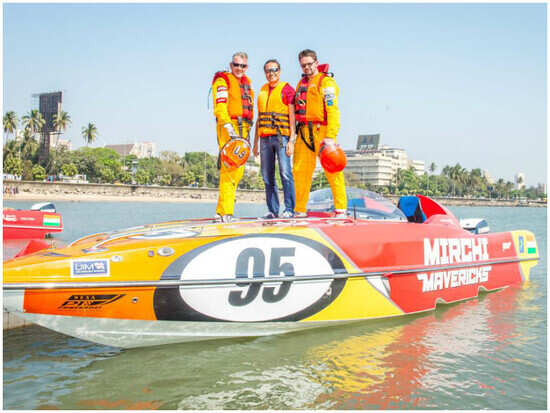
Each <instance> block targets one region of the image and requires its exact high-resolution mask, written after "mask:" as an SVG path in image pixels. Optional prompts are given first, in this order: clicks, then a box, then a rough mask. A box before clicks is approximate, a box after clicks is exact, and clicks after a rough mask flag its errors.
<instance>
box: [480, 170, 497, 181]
mask: <svg viewBox="0 0 550 413" xmlns="http://www.w3.org/2000/svg"><path fill="white" fill-rule="evenodd" d="M482 174H483V177H484V178H485V180H486V181H487V183H489V184H491V185H492V184H494V183H495V181H494V179H493V178H492V177H491V175H490V174H489V171H488V170H487V169H484V170H483V172H482Z"/></svg>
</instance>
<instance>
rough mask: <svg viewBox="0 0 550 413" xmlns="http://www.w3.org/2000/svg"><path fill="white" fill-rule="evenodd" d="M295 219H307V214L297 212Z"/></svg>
mask: <svg viewBox="0 0 550 413" xmlns="http://www.w3.org/2000/svg"><path fill="white" fill-rule="evenodd" d="M294 218H307V212H295V213H294Z"/></svg>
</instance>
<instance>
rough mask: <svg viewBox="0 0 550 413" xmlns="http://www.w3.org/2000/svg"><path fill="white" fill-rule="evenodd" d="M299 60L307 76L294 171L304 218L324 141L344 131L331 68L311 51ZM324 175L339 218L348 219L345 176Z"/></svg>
mask: <svg viewBox="0 0 550 413" xmlns="http://www.w3.org/2000/svg"><path fill="white" fill-rule="evenodd" d="M298 60H299V62H300V66H301V67H302V71H303V72H304V74H303V75H302V79H301V80H300V82H299V83H298V86H297V87H296V121H297V122H298V124H297V132H296V133H297V135H298V139H297V141H296V146H295V150H294V164H293V170H292V172H293V175H294V187H295V191H296V208H295V216H296V217H304V216H306V205H307V201H308V199H309V191H310V189H311V181H312V177H313V171H314V170H315V166H316V163H317V156H318V153H319V148H320V146H321V142H322V141H323V139H333V140H334V141H335V140H336V135H337V134H338V130H339V129H340V111H339V109H338V92H339V90H338V85H337V84H336V82H335V81H334V79H333V78H332V77H331V76H329V75H328V73H327V69H328V68H326V66H328V65H319V63H318V61H317V54H316V53H315V52H314V51H313V50H309V49H305V50H303V51H301V52H300V53H299V54H298ZM321 66H322V67H321ZM320 69H322V70H320ZM324 172H325V175H326V177H327V180H328V182H329V184H330V188H331V190H332V197H333V199H334V210H335V213H336V216H337V217H339V218H340V217H345V216H346V209H347V198H346V184H345V181H344V173H343V172H341V171H340V172H335V173H330V172H327V171H326V170H325V171H324Z"/></svg>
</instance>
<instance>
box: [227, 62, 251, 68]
mask: <svg viewBox="0 0 550 413" xmlns="http://www.w3.org/2000/svg"><path fill="white" fill-rule="evenodd" d="M231 64H232V65H233V66H234V67H240V68H241V69H246V68H247V67H248V65H247V64H245V63H235V62H231Z"/></svg>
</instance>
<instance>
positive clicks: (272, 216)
mask: <svg viewBox="0 0 550 413" xmlns="http://www.w3.org/2000/svg"><path fill="white" fill-rule="evenodd" d="M260 219H277V215H275V214H274V213H273V212H268V213H267V214H265V215H264V216H263V217H261V218H260Z"/></svg>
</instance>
